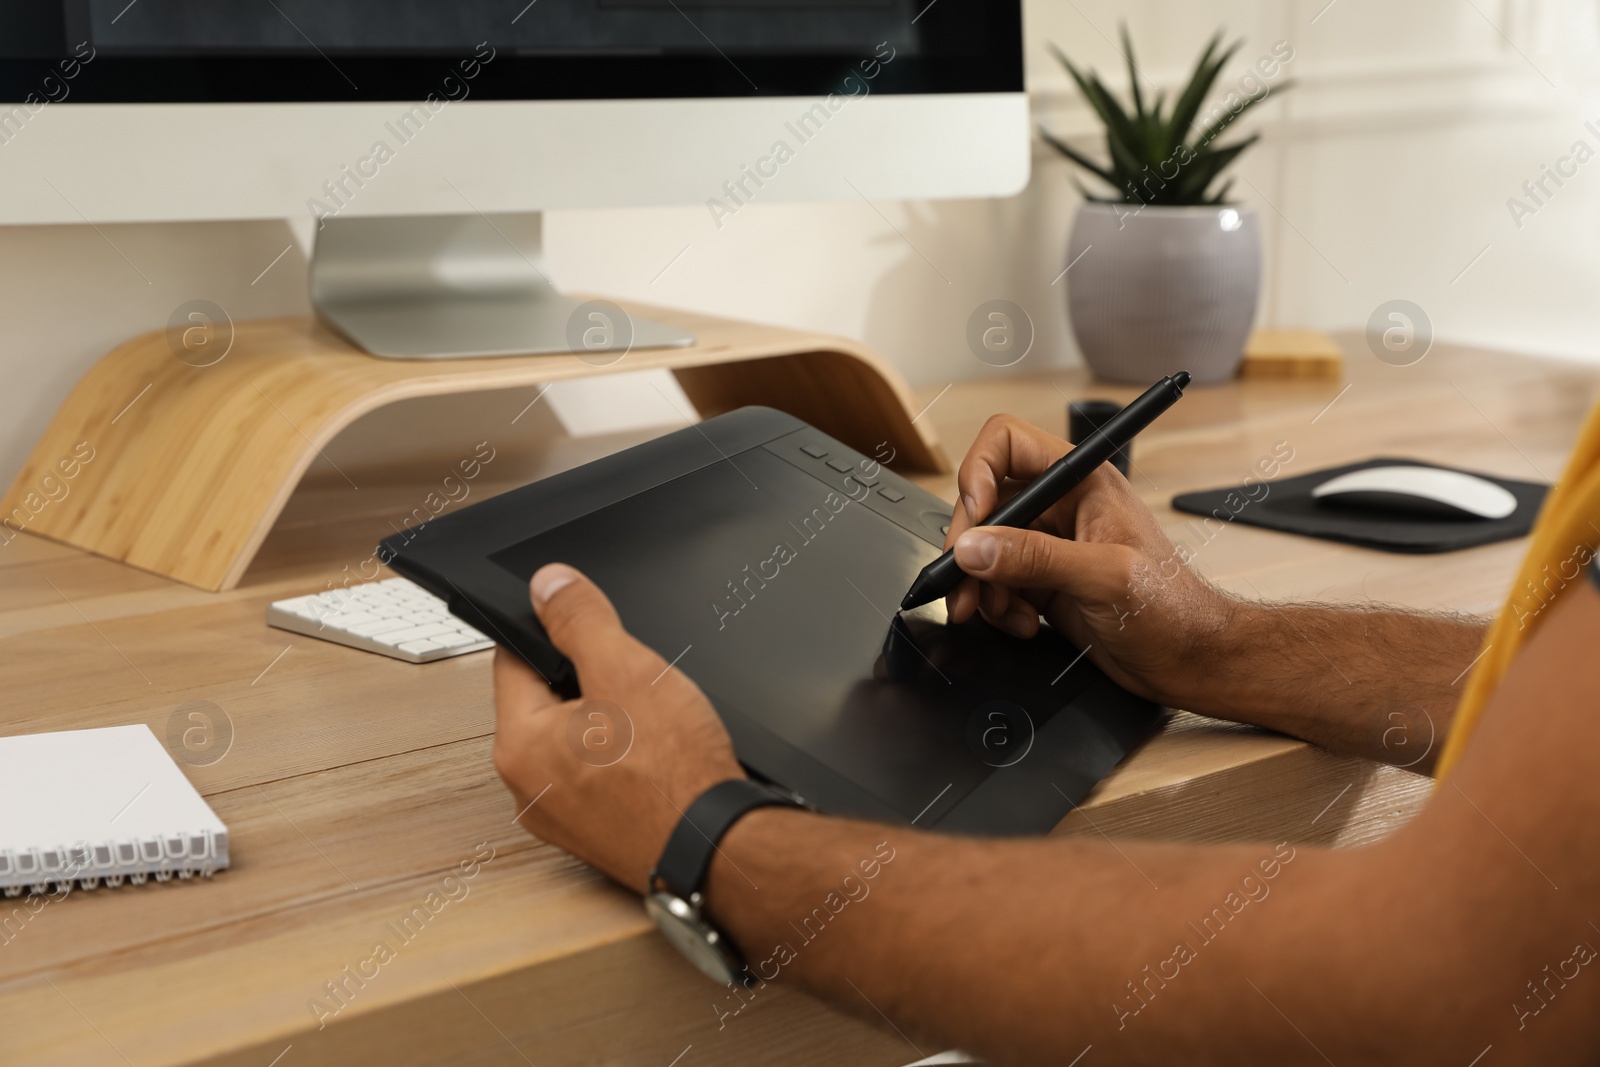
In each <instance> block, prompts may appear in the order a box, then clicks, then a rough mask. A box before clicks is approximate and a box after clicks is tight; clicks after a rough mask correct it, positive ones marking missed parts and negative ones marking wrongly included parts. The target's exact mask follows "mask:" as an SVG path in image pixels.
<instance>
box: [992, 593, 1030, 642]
mask: <svg viewBox="0 0 1600 1067" xmlns="http://www.w3.org/2000/svg"><path fill="white" fill-rule="evenodd" d="M995 625H996V626H998V627H999V628H1000V629H1002V630H1004V631H1005V632H1006V633H1008V634H1011V635H1012V636H1013V637H1021V638H1029V637H1032V636H1033V635H1034V634H1036V633H1038V632H1039V611H1038V609H1037V608H1035V607H1034V606H1033V605H1032V604H1029V603H1028V602H1027V601H1025V600H1023V599H1022V598H1021V597H1016V596H1014V597H1012V598H1011V604H1010V606H1009V607H1008V608H1007V609H1006V614H1005V617H1004V618H1002V619H1001V620H1000V621H999V622H997V623H995Z"/></svg>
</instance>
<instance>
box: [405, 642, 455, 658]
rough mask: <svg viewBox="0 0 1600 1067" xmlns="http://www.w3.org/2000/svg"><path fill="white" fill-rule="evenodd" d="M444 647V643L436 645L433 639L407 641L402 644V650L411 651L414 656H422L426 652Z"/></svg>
mask: <svg viewBox="0 0 1600 1067" xmlns="http://www.w3.org/2000/svg"><path fill="white" fill-rule="evenodd" d="M443 647H444V646H443V645H436V644H434V643H433V642H432V641H407V642H406V643H405V644H403V645H401V646H400V651H401V652H410V653H411V654H412V655H414V656H420V655H422V654H423V653H424V652H437V651H438V650H439V649H441V648H443Z"/></svg>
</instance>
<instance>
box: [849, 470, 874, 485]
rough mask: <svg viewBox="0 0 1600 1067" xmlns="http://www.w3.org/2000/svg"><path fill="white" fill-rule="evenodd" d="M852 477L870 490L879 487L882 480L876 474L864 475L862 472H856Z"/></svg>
mask: <svg viewBox="0 0 1600 1067" xmlns="http://www.w3.org/2000/svg"><path fill="white" fill-rule="evenodd" d="M850 477H852V478H854V479H855V480H856V481H858V482H860V483H861V484H862V485H864V486H866V487H867V488H868V489H871V488H872V487H873V486H875V485H877V484H878V482H879V481H880V480H881V479H879V477H878V476H877V475H876V474H862V473H861V472H860V471H856V472H855V473H854V474H852V475H851V476H850Z"/></svg>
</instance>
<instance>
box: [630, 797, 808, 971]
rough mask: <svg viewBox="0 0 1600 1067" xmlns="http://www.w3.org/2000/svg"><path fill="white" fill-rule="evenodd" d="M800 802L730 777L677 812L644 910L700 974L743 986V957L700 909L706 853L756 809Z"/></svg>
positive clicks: (708, 859)
mask: <svg viewBox="0 0 1600 1067" xmlns="http://www.w3.org/2000/svg"><path fill="white" fill-rule="evenodd" d="M773 806H783V807H791V808H804V807H806V803H805V801H803V800H801V799H800V798H799V797H798V796H796V795H794V794H793V793H790V792H787V791H785V790H782V789H779V788H777V787H775V786H770V785H764V784H762V783H761V782H756V781H752V780H751V779H749V778H730V779H728V780H727V781H726V782H719V783H717V784H716V785H714V786H712V787H711V788H710V789H707V790H706V791H705V792H704V793H701V794H700V796H699V797H697V798H696V799H695V801H694V803H693V804H690V805H689V808H688V810H687V811H685V812H684V813H683V818H682V819H680V820H679V821H678V825H677V826H676V827H674V828H673V831H672V836H671V837H669V838H667V847H666V848H665V849H663V850H662V852H661V859H659V860H658V861H656V865H655V868H654V869H653V870H652V871H651V872H650V883H649V888H648V889H647V890H646V892H645V897H644V910H645V912H646V913H647V914H648V915H649V916H650V918H651V919H653V920H654V921H655V924H656V926H657V927H659V928H660V930H661V932H662V933H663V934H664V935H666V938H667V940H668V941H670V942H672V944H673V945H674V946H676V948H677V949H678V951H679V952H681V953H683V954H684V955H685V956H687V957H689V962H690V963H693V964H694V965H695V966H696V967H698V968H700V970H701V972H702V973H704V974H705V975H706V977H708V978H711V979H713V980H714V981H718V982H721V983H722V984H723V985H732V984H734V983H735V982H738V983H739V984H741V985H746V986H748V985H749V984H750V983H751V981H752V979H751V978H750V977H749V976H748V975H747V974H746V973H745V965H744V960H743V959H742V958H740V956H739V952H738V950H737V949H736V948H734V947H733V945H732V943H730V942H729V941H728V939H727V937H726V936H725V935H724V934H723V933H722V931H721V930H718V929H717V928H716V927H715V926H713V925H712V924H711V923H710V921H709V920H707V919H706V917H705V916H704V915H703V914H701V910H700V909H701V905H702V904H703V903H704V895H703V893H702V892H701V890H702V887H703V884H704V882H705V879H706V872H707V871H709V870H710V868H711V857H712V856H713V855H715V853H716V851H717V842H719V841H721V840H722V837H723V835H724V834H726V833H727V832H728V830H729V828H730V827H732V826H733V824H734V823H736V822H738V821H739V820H740V819H741V818H743V817H744V816H745V815H747V814H749V813H750V812H752V811H754V810H755V809H757V808H767V807H773Z"/></svg>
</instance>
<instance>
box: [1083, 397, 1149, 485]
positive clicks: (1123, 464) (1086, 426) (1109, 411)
mask: <svg viewBox="0 0 1600 1067" xmlns="http://www.w3.org/2000/svg"><path fill="white" fill-rule="evenodd" d="M1121 410H1122V405H1121V404H1119V403H1117V402H1116V401H1115V400H1074V401H1072V402H1071V403H1070V404H1068V405H1067V440H1068V441H1071V442H1072V443H1073V444H1075V445H1079V444H1082V443H1083V442H1084V441H1085V440H1087V439H1088V437H1089V435H1090V434H1092V433H1094V432H1095V431H1096V430H1098V429H1099V428H1100V427H1102V426H1104V425H1105V424H1106V423H1107V422H1109V421H1111V416H1113V415H1115V414H1116V413H1117V412H1119V411H1121ZM1132 451H1133V445H1132V444H1131V443H1130V444H1128V445H1127V446H1125V447H1123V448H1121V449H1118V450H1117V452H1115V453H1114V454H1113V455H1112V457H1111V465H1112V466H1113V467H1115V468H1117V470H1119V471H1121V472H1122V476H1123V477H1124V478H1126V477H1127V476H1128V464H1129V453H1130V452H1132Z"/></svg>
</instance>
